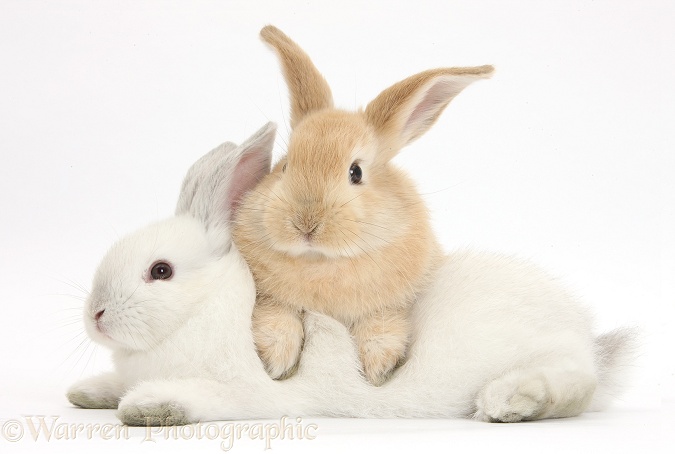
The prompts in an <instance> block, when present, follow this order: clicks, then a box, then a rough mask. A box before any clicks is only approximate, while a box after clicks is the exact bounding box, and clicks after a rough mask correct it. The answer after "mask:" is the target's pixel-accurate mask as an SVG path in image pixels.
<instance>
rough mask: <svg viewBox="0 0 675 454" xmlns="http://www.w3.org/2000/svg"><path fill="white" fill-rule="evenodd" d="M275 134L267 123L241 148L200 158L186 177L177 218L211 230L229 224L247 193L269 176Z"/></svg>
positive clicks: (226, 146)
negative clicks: (188, 217)
mask: <svg viewBox="0 0 675 454" xmlns="http://www.w3.org/2000/svg"><path fill="white" fill-rule="evenodd" d="M275 133H276V125H275V124H274V123H267V124H266V125H265V126H263V127H262V128H261V129H260V130H258V132H256V133H255V134H253V136H251V137H250V138H249V139H247V140H246V141H245V142H244V143H243V144H241V145H239V146H238V147H237V146H233V144H231V143H225V144H223V145H221V146H219V147H218V148H216V149H215V150H212V151H210V152H209V153H208V154H206V155H205V156H203V157H202V158H200V159H199V160H198V161H197V162H196V163H195V164H193V166H192V167H191V168H190V170H189V171H188V174H187V176H186V177H185V180H184V182H183V188H182V190H181V194H180V197H179V199H178V205H177V206H176V214H177V215H180V214H189V215H191V216H194V217H196V218H197V219H199V220H201V221H202V222H203V223H204V224H205V225H206V226H207V227H211V226H212V225H216V224H224V223H227V222H229V221H230V218H231V217H232V214H233V213H234V211H235V210H236V208H237V206H238V205H239V202H240V201H241V198H242V196H243V195H244V194H245V193H246V191H248V190H249V189H251V188H253V187H254V186H255V185H256V184H257V183H258V182H259V181H260V180H261V179H262V178H263V177H264V176H265V175H267V174H268V173H269V171H270V165H271V162H272V148H273V146H274V136H275Z"/></svg>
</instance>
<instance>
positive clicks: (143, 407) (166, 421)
mask: <svg viewBox="0 0 675 454" xmlns="http://www.w3.org/2000/svg"><path fill="white" fill-rule="evenodd" d="M117 417H118V418H119V420H120V421H122V424H126V425H128V426H144V427H149V426H184V425H186V424H191V421H190V419H189V418H188V416H187V412H186V410H185V408H184V407H183V406H182V405H180V404H179V403H177V402H147V403H144V404H141V403H135V404H134V403H129V404H120V407H119V409H118V410H117Z"/></svg>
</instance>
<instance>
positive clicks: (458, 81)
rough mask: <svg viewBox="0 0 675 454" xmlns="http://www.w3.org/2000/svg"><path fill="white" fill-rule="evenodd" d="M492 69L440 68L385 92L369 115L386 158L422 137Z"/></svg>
mask: <svg viewBox="0 0 675 454" xmlns="http://www.w3.org/2000/svg"><path fill="white" fill-rule="evenodd" d="M493 72H494V68H493V67H492V66H488V65H486V66H477V67H469V68H440V69H432V70H429V71H424V72H421V73H419V74H416V75H414V76H411V77H409V78H407V79H405V80H402V81H401V82H398V83H397V84H394V85H392V86H391V87H389V88H387V89H386V90H384V91H383V92H382V93H380V94H379V95H378V97H377V98H375V99H374V100H373V101H372V102H371V103H370V104H368V107H366V110H365V114H366V118H367V120H368V122H369V123H370V124H371V125H372V126H373V127H374V128H375V131H376V132H377V133H378V135H379V137H380V139H381V140H383V142H384V147H382V148H383V149H384V150H383V151H384V153H385V155H384V156H383V158H384V159H386V160H389V159H391V158H393V157H394V156H395V155H396V153H398V151H399V150H400V149H401V148H403V147H404V146H406V145H407V144H409V143H410V142H412V141H413V140H415V139H417V138H418V137H420V136H421V135H422V134H424V133H425V132H427V130H428V129H429V128H430V127H431V125H433V124H434V122H435V121H436V120H437V119H438V117H439V116H440V114H441V113H442V112H443V110H444V109H445V107H446V106H447V105H448V103H449V102H450V101H452V99H453V98H454V97H455V96H457V95H458V94H459V92H461V91H462V90H463V89H464V88H466V87H467V86H469V84H471V83H472V82H475V81H476V80H478V79H485V78H488V77H490V76H491V75H492V73H493Z"/></svg>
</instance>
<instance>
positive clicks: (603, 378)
mask: <svg viewBox="0 0 675 454" xmlns="http://www.w3.org/2000/svg"><path fill="white" fill-rule="evenodd" d="M637 353H638V331H637V330H636V329H634V328H618V329H615V330H612V331H609V332H607V333H604V334H601V335H600V336H598V337H597V338H596V339H595V365H596V369H597V373H598V386H597V388H596V390H595V394H594V395H593V401H592V402H591V405H590V407H589V411H599V410H602V409H604V408H606V407H607V406H608V405H609V404H610V402H611V401H613V400H615V399H617V398H618V397H620V395H621V393H622V392H623V391H624V390H625V389H626V386H627V384H628V381H629V378H630V377H629V375H630V374H629V373H630V372H631V369H632V366H634V364H635V360H636V358H637Z"/></svg>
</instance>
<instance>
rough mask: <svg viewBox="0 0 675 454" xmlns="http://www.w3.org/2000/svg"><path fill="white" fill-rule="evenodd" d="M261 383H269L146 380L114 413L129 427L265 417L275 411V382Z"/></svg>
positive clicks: (127, 395)
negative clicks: (264, 384)
mask: <svg viewBox="0 0 675 454" xmlns="http://www.w3.org/2000/svg"><path fill="white" fill-rule="evenodd" d="M264 383H268V384H270V383H271V385H270V386H267V387H265V386H261V385H260V384H255V380H253V379H251V378H250V377H246V378H245V379H243V381H242V380H238V379H234V381H232V382H228V383H221V382H219V381H216V380H213V379H210V378H180V379H156V380H148V381H144V382H141V383H140V384H139V385H137V386H136V387H135V388H134V389H132V390H131V391H129V392H128V393H127V394H126V395H125V396H124V398H123V399H122V401H121V402H120V405H119V408H118V410H117V413H116V415H117V417H118V418H119V419H120V421H121V422H122V423H123V424H127V425H129V426H180V425H186V424H194V423H197V422H200V421H221V420H232V419H255V418H259V417H265V416H267V417H269V416H270V415H275V414H276V413H277V412H278V410H276V404H277V403H278V402H276V400H275V398H276V396H277V395H278V393H277V392H276V387H275V386H274V385H278V383H276V382H272V381H271V380H269V378H267V377H265V381H264ZM253 390H255V392H253ZM279 416H281V415H279Z"/></svg>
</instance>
